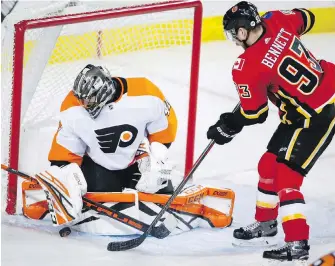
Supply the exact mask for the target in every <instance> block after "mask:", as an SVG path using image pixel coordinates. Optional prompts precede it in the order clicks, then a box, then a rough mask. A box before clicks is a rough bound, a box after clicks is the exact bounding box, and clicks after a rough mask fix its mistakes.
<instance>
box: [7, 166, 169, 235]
mask: <svg viewBox="0 0 335 266" xmlns="http://www.w3.org/2000/svg"><path fill="white" fill-rule="evenodd" d="M1 169H3V170H5V171H7V172H9V173H13V174H15V175H17V176H20V177H22V178H24V179H26V180H29V181H31V182H35V183H38V181H37V180H36V179H35V178H33V177H31V176H29V175H27V174H25V173H22V172H21V171H18V170H15V169H13V168H10V167H8V166H6V165H4V164H1ZM82 198H83V203H84V207H86V208H88V209H91V210H93V211H95V212H97V213H99V214H101V215H105V216H107V217H109V218H111V219H114V220H116V221H118V222H120V223H123V224H126V225H128V226H130V227H132V228H135V229H137V230H139V231H142V232H144V233H145V232H147V231H148V229H149V228H150V226H149V225H148V224H146V223H143V222H141V221H139V220H137V219H134V218H132V217H130V216H128V215H126V214H123V213H121V212H119V211H116V210H114V209H112V208H110V207H107V206H105V205H103V204H101V203H98V202H95V201H93V200H90V199H88V198H86V197H82ZM150 231H151V235H152V236H153V237H156V238H159V239H161V238H164V237H167V236H168V235H169V234H170V233H171V232H170V231H169V230H168V229H167V228H166V227H165V225H164V223H161V224H160V225H159V226H157V227H154V228H152V230H150Z"/></svg>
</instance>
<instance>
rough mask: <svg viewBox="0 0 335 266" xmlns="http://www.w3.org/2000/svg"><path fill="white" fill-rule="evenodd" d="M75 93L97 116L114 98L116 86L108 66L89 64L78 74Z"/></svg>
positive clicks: (74, 87)
mask: <svg viewBox="0 0 335 266" xmlns="http://www.w3.org/2000/svg"><path fill="white" fill-rule="evenodd" d="M73 93H74V95H75V96H76V97H77V98H78V100H79V101H80V103H81V105H82V106H83V107H84V108H85V109H86V110H87V112H88V113H89V114H90V116H91V117H92V118H97V117H98V115H99V114H100V112H101V110H102V108H103V107H104V106H105V105H106V104H107V103H109V102H111V101H112V100H113V98H114V95H115V93H116V88H115V84H114V82H113V80H112V76H111V74H110V73H109V71H108V70H107V69H106V68H104V67H101V66H94V65H90V64H89V65H87V66H86V67H85V68H84V69H83V70H82V71H80V73H79V74H78V76H77V78H76V80H75V82H74V86H73Z"/></svg>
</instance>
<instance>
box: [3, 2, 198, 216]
mask: <svg viewBox="0 0 335 266" xmlns="http://www.w3.org/2000/svg"><path fill="white" fill-rule="evenodd" d="M189 8H193V9H194V13H193V33H192V40H191V43H192V44H191V45H192V52H191V69H190V80H189V87H190V88H189V110H188V120H187V141H186V160H185V172H186V173H187V172H188V171H189V170H190V169H191V167H192V164H193V157H194V139H195V125H196V110H197V95H198V92H197V91H198V76H199V60H200V46H201V25H202V4H201V1H200V0H190V1H181V0H179V1H169V2H161V3H154V4H146V5H138V6H131V7H123V8H112V9H105V10H98V11H93V12H85V13H78V14H69V15H60V16H50V17H46V18H37V19H30V20H22V21H20V22H18V23H16V24H15V25H14V29H15V30H14V47H13V64H12V68H13V69H12V73H13V75H12V88H11V90H12V92H11V93H12V95H11V110H10V111H9V112H10V118H9V123H10V126H9V132H8V134H9V148H8V150H9V151H8V153H9V154H8V164H9V166H10V167H11V168H14V169H18V167H19V153H20V134H21V117H22V116H21V107H22V95H23V94H22V90H23V83H24V81H23V76H24V73H23V72H24V65H25V62H24V58H25V48H26V46H25V41H26V40H25V34H26V32H27V31H28V30H31V29H41V28H49V27H55V26H62V25H68V24H75V23H84V22H88V21H100V20H106V19H113V18H121V17H129V16H136V15H143V14H151V13H157V12H164V11H171V10H181V9H189ZM98 36H100V35H99V34H98ZM99 38H100V37H99ZM96 43H97V46H96V52H97V55H98V56H100V53H101V51H100V48H101V47H100V45H101V40H99V39H98V40H97V42H96ZM3 133H4V132H2V134H3ZM5 133H6V132H5ZM30 152H31V153H33V152H36V151H34V150H32V151H30ZM23 170H25V171H26V169H22V171H23ZM16 200H17V177H16V176H15V175H13V174H9V176H8V187H7V206H6V212H7V213H8V214H14V213H15V212H16Z"/></svg>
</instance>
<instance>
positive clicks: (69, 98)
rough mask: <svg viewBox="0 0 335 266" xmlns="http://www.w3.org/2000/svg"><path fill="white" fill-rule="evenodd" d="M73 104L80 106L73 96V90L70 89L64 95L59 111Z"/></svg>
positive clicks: (73, 105)
mask: <svg viewBox="0 0 335 266" xmlns="http://www.w3.org/2000/svg"><path fill="white" fill-rule="evenodd" d="M75 106H80V102H79V100H78V99H77V97H76V96H74V94H73V91H70V92H69V93H68V95H67V96H66V97H65V99H64V100H63V102H62V105H61V108H60V111H61V112H63V111H65V110H67V109H70V108H71V107H75Z"/></svg>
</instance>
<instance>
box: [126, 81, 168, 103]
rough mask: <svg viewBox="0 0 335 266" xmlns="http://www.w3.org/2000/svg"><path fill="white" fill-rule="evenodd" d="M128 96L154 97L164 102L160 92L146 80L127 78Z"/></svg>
mask: <svg viewBox="0 0 335 266" xmlns="http://www.w3.org/2000/svg"><path fill="white" fill-rule="evenodd" d="M126 80H127V85H128V96H145V95H147V96H155V97H158V98H159V99H161V100H162V101H164V100H165V97H164V95H163V93H162V92H161V90H160V89H159V88H158V87H157V86H156V85H155V84H154V83H152V82H151V81H150V80H148V79H147V78H127V79H126Z"/></svg>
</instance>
